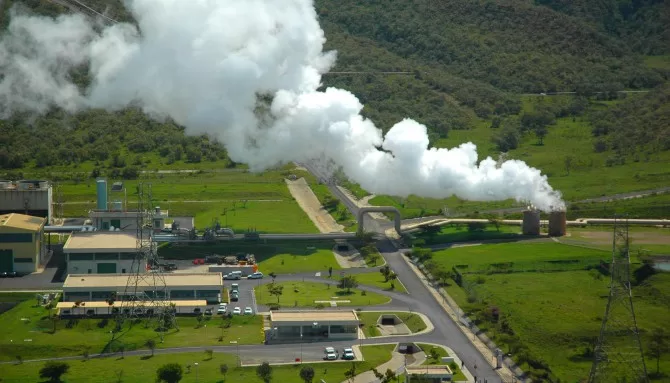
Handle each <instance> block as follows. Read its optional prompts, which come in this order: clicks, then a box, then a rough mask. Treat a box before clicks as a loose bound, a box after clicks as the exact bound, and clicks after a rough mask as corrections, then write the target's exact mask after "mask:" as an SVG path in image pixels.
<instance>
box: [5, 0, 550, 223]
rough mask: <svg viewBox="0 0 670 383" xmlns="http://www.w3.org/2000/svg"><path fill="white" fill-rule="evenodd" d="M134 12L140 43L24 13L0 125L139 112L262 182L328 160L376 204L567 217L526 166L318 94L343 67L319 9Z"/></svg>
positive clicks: (10, 39)
mask: <svg viewBox="0 0 670 383" xmlns="http://www.w3.org/2000/svg"><path fill="white" fill-rule="evenodd" d="M127 6H128V8H129V9H130V11H131V12H132V14H133V15H134V17H135V19H136V20H137V22H138V25H139V29H140V30H139V31H138V30H137V29H136V28H135V27H134V26H133V25H130V24H116V25H114V26H111V27H106V28H102V29H100V28H97V29H96V28H94V27H93V26H92V25H91V24H90V23H89V22H88V21H87V20H85V19H84V18H83V17H82V16H61V17H59V18H57V19H55V20H54V19H48V18H42V17H34V16H26V15H20V14H17V12H15V11H14V12H13V14H12V18H11V23H10V26H9V29H8V30H7V31H6V32H5V34H4V36H3V37H2V40H0V73H2V74H3V75H4V76H2V77H0V108H1V109H0V114H2V115H4V116H7V115H8V114H10V113H12V112H13V111H17V110H28V111H36V112H44V111H46V110H48V108H50V107H52V106H58V107H61V108H64V109H65V110H68V111H76V110H79V109H83V108H106V109H109V110H116V109H121V108H124V107H127V106H128V105H131V104H132V105H140V106H141V107H142V108H143V109H144V111H145V112H146V113H149V114H150V115H152V116H169V117H171V118H172V119H174V120H175V121H176V122H178V123H179V124H181V125H183V126H185V127H186V129H187V132H188V133H191V134H197V133H209V134H212V135H214V136H216V137H218V138H220V139H221V140H222V141H223V142H224V144H225V146H226V148H227V150H228V152H229V155H230V157H231V158H232V159H233V160H234V161H237V162H243V163H246V164H248V165H249V166H250V167H251V169H252V170H263V169H267V168H269V167H272V166H275V165H277V164H280V163H287V162H290V161H296V162H307V161H310V160H313V159H326V160H328V161H332V162H334V163H336V164H337V165H339V166H341V167H342V169H343V171H344V172H345V173H346V174H347V176H348V177H349V178H351V179H352V180H353V181H355V182H358V183H359V184H360V185H361V186H362V187H363V188H365V189H366V190H368V191H370V192H373V193H378V194H390V195H396V196H407V195H409V194H415V195H419V196H424V197H434V198H441V197H448V196H451V195H456V196H458V197H460V198H463V199H469V200H480V201H492V200H503V199H508V198H514V199H516V200H518V201H529V202H531V203H532V204H533V205H535V206H536V207H538V208H540V209H543V210H550V209H552V208H563V202H562V201H561V198H560V194H559V193H558V192H557V191H554V190H553V189H552V188H551V186H549V184H548V182H547V178H546V176H544V175H542V174H541V172H540V171H539V170H537V169H534V168H531V167H529V166H528V165H526V164H525V163H524V162H521V161H515V160H511V161H505V162H504V163H502V164H501V165H500V166H496V161H494V160H493V159H491V158H487V159H485V160H483V161H481V162H479V163H478V161H477V160H478V158H477V151H476V147H475V145H474V144H472V143H466V144H462V145H460V146H459V147H457V148H453V149H435V148H428V135H427V132H426V127H425V126H424V125H421V124H419V123H417V122H416V121H413V120H410V119H405V120H403V121H401V122H399V123H397V124H396V125H394V126H393V127H392V128H391V129H390V130H389V131H388V133H387V134H386V135H385V136H384V135H382V132H381V131H380V130H379V129H377V128H376V127H375V126H374V124H373V123H372V122H371V121H370V120H366V119H364V118H362V117H361V115H360V111H361V109H362V105H361V104H360V102H359V101H358V99H357V98H356V97H355V96H354V95H353V94H351V93H350V92H347V91H345V90H341V89H335V88H328V89H326V90H325V91H324V92H318V91H317V90H316V89H317V88H318V87H319V85H320V83H321V75H322V74H323V73H325V72H327V71H328V70H329V69H330V68H331V66H332V65H333V64H334V62H335V53H334V52H323V43H324V41H325V38H324V33H323V31H322V30H321V28H320V26H319V24H318V20H317V15H316V12H315V9H314V5H313V3H312V0H244V1H233V0H188V1H185V0H130V1H128V2H127ZM100 30H101V31H100ZM83 63H88V64H89V70H90V75H91V79H92V82H91V85H90V87H89V89H87V90H86V92H85V93H84V94H81V93H80V92H79V91H78V90H77V88H76V87H75V86H74V85H73V84H72V83H71V82H70V80H69V79H68V75H67V73H68V71H69V70H70V69H72V68H73V67H75V66H78V65H81V64H83ZM259 100H271V101H267V102H269V104H264V102H260V101H259ZM0 117H1V116H0ZM379 147H381V148H383V149H384V150H379V149H378V148H379Z"/></svg>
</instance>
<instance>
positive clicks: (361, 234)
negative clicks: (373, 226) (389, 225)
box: [356, 229, 375, 245]
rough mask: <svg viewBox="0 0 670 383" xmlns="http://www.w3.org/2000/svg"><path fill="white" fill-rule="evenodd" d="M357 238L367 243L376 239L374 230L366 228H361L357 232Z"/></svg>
mask: <svg viewBox="0 0 670 383" xmlns="http://www.w3.org/2000/svg"><path fill="white" fill-rule="evenodd" d="M356 239H358V240H359V241H361V242H363V243H365V244H366V245H369V244H371V243H372V242H374V240H375V233H372V232H369V231H365V230H364V229H363V230H359V231H358V232H357V233H356Z"/></svg>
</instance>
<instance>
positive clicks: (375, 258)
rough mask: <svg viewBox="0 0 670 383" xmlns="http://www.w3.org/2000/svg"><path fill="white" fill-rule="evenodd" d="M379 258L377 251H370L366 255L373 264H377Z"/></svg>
mask: <svg viewBox="0 0 670 383" xmlns="http://www.w3.org/2000/svg"><path fill="white" fill-rule="evenodd" d="M379 258H381V257H380V256H379V254H377V253H372V254H370V255H369V256H368V259H369V260H370V262H372V264H373V265H375V266H377V261H379Z"/></svg>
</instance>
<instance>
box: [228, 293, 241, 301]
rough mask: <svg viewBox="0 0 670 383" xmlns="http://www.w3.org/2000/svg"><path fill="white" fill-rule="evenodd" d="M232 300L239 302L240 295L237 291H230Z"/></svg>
mask: <svg viewBox="0 0 670 383" xmlns="http://www.w3.org/2000/svg"><path fill="white" fill-rule="evenodd" d="M230 300H231V301H233V302H237V301H239V300H240V295H239V294H238V293H237V292H234V293H230Z"/></svg>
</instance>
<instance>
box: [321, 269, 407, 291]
mask: <svg viewBox="0 0 670 383" xmlns="http://www.w3.org/2000/svg"><path fill="white" fill-rule="evenodd" d="M345 273H346V271H345ZM354 277H356V280H357V281H358V283H359V284H361V285H368V286H374V287H378V288H380V289H384V290H389V291H397V292H399V293H406V292H407V290H406V289H405V286H404V285H403V284H402V283H401V282H399V281H400V279H396V280H395V281H394V285H395V288H394V289H393V290H391V281H389V282H384V276H383V275H382V274H381V273H380V272H378V271H373V272H369V273H362V274H355V275H354ZM340 278H341V277H340V275H339V274H337V275H336V274H335V273H333V279H335V280H339V279H340Z"/></svg>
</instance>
